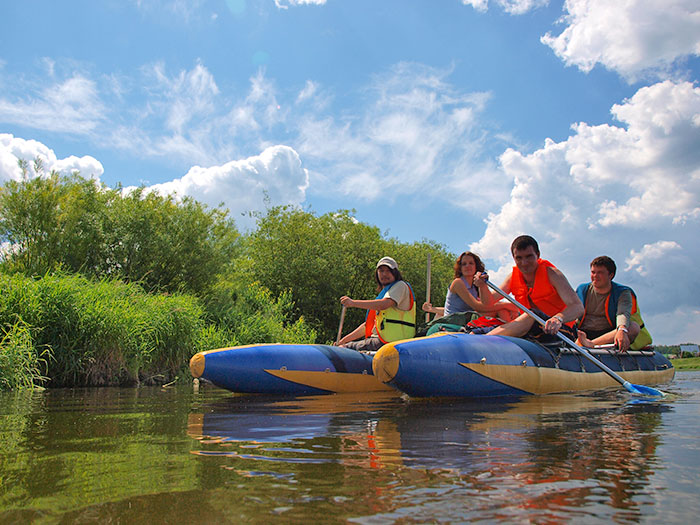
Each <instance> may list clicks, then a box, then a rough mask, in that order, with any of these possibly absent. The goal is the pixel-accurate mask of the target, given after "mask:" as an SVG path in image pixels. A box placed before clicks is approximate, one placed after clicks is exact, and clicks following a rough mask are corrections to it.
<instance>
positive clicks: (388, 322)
mask: <svg viewBox="0 0 700 525" xmlns="http://www.w3.org/2000/svg"><path fill="white" fill-rule="evenodd" d="M374 278H375V280H376V281H377V284H378V285H379V289H380V291H379V294H378V295H377V297H376V298H375V299H351V298H350V297H348V296H343V297H341V298H340V303H341V304H342V305H343V306H345V307H348V308H363V309H365V310H368V311H369V312H368V314H367V318H366V320H365V322H364V323H362V324H361V325H360V326H358V327H357V328H355V330H353V331H352V332H350V333H349V334H347V335H346V336H345V337H342V338H341V339H340V340H339V341H338V343H337V344H338V345H339V346H346V347H348V348H352V349H354V350H367V351H374V350H379V348H381V347H382V345H384V344H385V343H388V342H391V341H398V340H400V339H410V338H411V337H414V336H415V333H416V305H415V300H414V297H413V291H412V290H411V287H410V286H409V284H408V283H407V282H406V281H404V280H403V277H401V272H399V266H398V264H396V261H395V260H394V259H392V258H391V257H382V258H381V259H380V260H379V262H378V263H377V268H376V270H375V272H374ZM361 337H364V339H363V340H361V341H357V340H358V339H360V338H361Z"/></svg>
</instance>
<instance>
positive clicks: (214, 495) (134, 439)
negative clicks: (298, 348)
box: [0, 372, 700, 524]
mask: <svg viewBox="0 0 700 525" xmlns="http://www.w3.org/2000/svg"><path fill="white" fill-rule="evenodd" d="M664 390H665V391H667V392H669V395H668V396H667V397H666V398H664V399H662V400H643V399H636V398H633V397H632V396H630V395H629V394H627V393H626V392H625V391H624V390H617V389H616V390H610V391H605V392H597V393H595V394H586V395H549V396H539V397H534V396H533V397H524V398H519V399H505V400H486V401H455V400H450V401H447V400H442V401H426V400H413V399H404V398H401V397H398V396H395V395H391V394H372V395H369V394H364V395H331V396H314V397H298V398H284V397H267V396H242V395H233V394H230V393H228V392H226V391H223V390H219V389H217V388H214V387H206V388H204V387H202V388H200V389H199V390H198V391H195V390H194V388H193V387H192V386H190V385H183V386H178V387H174V388H155V387H154V388H139V389H119V388H101V389H81V390H75V389H70V390H63V389H61V390H48V391H45V392H40V393H0V523H32V522H33V523H188V522H195V523H203V524H205V523H241V522H244V523H246V522H248V523H270V522H272V523H275V522H280V523H282V522H284V523H290V522H291V523H302V522H307V521H309V520H314V521H317V522H321V523H368V524H381V523H437V522H439V523H462V522H467V521H477V520H482V521H486V522H497V521H498V522H516V523H526V522H530V523H531V522H536V523H561V522H572V521H573V522H585V523H587V524H588V523H596V522H598V523H609V522H611V521H613V522H617V523H628V522H632V523H638V522H647V523H656V522H659V521H663V522H666V523H686V522H690V521H691V520H693V521H694V519H695V518H696V517H697V516H698V515H700V498H699V497H698V492H699V490H700V484H699V482H700V372H679V373H677V374H676V378H675V379H674V381H673V382H672V383H671V384H670V385H667V386H665V387H664Z"/></svg>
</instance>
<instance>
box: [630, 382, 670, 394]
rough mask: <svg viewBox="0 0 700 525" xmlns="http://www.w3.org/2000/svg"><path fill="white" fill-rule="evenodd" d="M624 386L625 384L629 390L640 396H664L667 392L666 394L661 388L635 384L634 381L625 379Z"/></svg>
mask: <svg viewBox="0 0 700 525" xmlns="http://www.w3.org/2000/svg"><path fill="white" fill-rule="evenodd" d="M622 386H624V387H625V388H626V389H627V391H628V392H631V393H632V394H637V395H640V396H656V397H664V396H665V395H666V394H664V393H663V392H662V391H661V390H657V389H656V388H652V387H650V386H644V385H633V384H632V383H630V382H628V381H625V382H624V383H623V384H622Z"/></svg>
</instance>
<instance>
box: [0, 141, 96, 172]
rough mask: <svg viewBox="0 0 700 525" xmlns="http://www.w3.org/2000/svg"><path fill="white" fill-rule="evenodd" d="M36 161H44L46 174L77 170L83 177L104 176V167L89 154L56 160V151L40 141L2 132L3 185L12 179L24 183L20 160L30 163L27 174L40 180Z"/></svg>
mask: <svg viewBox="0 0 700 525" xmlns="http://www.w3.org/2000/svg"><path fill="white" fill-rule="evenodd" d="M35 159H40V162H41V165H42V167H43V173H44V174H48V173H51V172H52V171H56V172H58V173H61V174H64V175H69V174H71V173H73V172H75V171H78V172H80V174H81V175H82V176H83V177H87V178H94V179H99V178H100V177H101V176H102V174H103V173H104V168H103V167H102V164H101V163H100V162H99V161H98V160H97V159H95V158H93V157H91V156H89V155H86V156H84V157H75V156H73V155H71V156H70V157H67V158H65V159H59V158H57V157H56V154H55V153H54V151H53V150H52V149H50V148H48V147H47V146H45V145H44V144H42V143H40V142H37V141H36V140H25V139H21V138H18V137H14V136H12V135H10V134H7V133H0V183H2V182H5V181H8V180H21V179H22V176H23V174H22V169H21V168H20V167H19V165H18V161H20V160H22V161H27V175H28V176H29V177H36V176H37V175H38V174H41V173H42V172H40V173H37V171H36V169H35V163H34V161H35Z"/></svg>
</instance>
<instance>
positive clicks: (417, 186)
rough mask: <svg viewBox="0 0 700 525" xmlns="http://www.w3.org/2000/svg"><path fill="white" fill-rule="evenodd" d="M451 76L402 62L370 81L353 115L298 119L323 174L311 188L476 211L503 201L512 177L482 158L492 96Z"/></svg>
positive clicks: (306, 151)
mask: <svg viewBox="0 0 700 525" xmlns="http://www.w3.org/2000/svg"><path fill="white" fill-rule="evenodd" d="M448 74H449V71H440V70H437V69H433V68H429V67H424V66H420V65H416V64H408V63H403V64H399V65H397V66H395V67H394V68H393V69H392V70H391V71H389V72H388V73H387V74H385V75H381V76H377V77H376V78H375V80H374V83H373V85H372V88H371V89H370V90H368V91H367V97H366V103H365V105H364V107H362V109H361V111H358V112H357V113H355V114H354V115H352V116H349V117H346V118H343V119H335V118H332V117H328V116H325V115H323V114H319V115H307V116H306V117H304V118H302V119H301V121H300V124H299V131H300V135H299V142H298V147H297V149H298V151H299V152H300V154H302V155H303V156H304V158H305V159H308V161H309V162H311V161H313V163H314V165H315V170H316V171H317V172H319V174H320V176H319V177H318V178H314V181H315V184H314V185H313V186H312V189H313V191H315V192H319V193H324V194H335V195H346V196H350V195H352V196H354V197H356V198H360V199H363V200H366V201H370V202H372V201H377V200H379V199H388V200H392V199H396V198H402V197H406V196H412V197H415V196H417V195H420V197H421V199H426V198H436V199H438V201H439V202H445V201H447V202H450V204H451V205H454V206H458V207H462V208H465V209H469V210H471V211H475V212H479V211H482V212H483V211H487V210H489V209H492V206H493V205H494V203H496V202H497V203H500V202H503V200H504V199H505V198H506V196H507V192H508V189H509V187H510V182H511V181H510V179H508V177H507V176H504V174H503V173H502V172H499V171H498V170H497V169H496V168H495V166H492V165H490V164H489V162H488V161H483V160H480V159H481V158H482V155H483V146H484V142H485V140H486V136H487V132H486V131H485V130H484V128H483V127H482V125H481V123H480V122H479V118H480V114H481V112H482V111H483V109H484V108H485V106H486V104H487V102H488V100H489V94H488V93H463V92H460V91H458V90H456V89H455V88H454V87H452V86H451V85H450V84H449V83H447V82H446V80H445V78H446V77H447V75H448ZM310 96H311V95H310ZM484 177H486V178H487V180H489V184H487V185H483V184H481V182H482V181H483V180H484ZM477 186H478V187H479V191H474V188H476V187H477ZM445 187H450V188H453V190H454V191H450V192H445V191H444V188H445ZM455 195H459V198H455Z"/></svg>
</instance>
